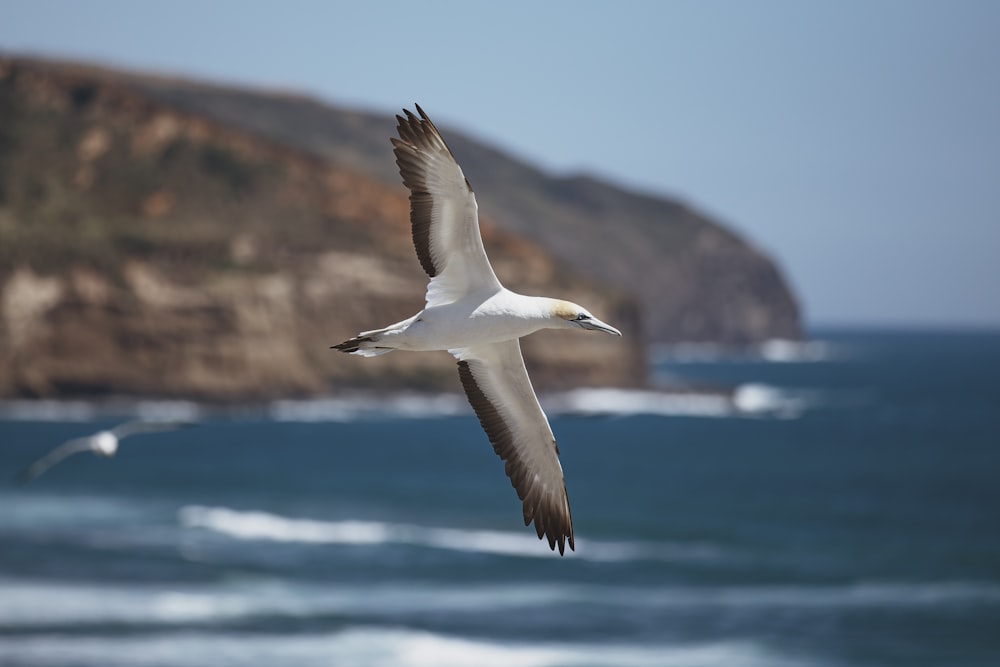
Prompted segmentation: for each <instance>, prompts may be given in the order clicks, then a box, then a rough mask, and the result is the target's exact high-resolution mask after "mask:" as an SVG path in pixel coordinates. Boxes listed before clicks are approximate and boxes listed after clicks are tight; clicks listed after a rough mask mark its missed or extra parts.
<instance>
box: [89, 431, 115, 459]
mask: <svg viewBox="0 0 1000 667" xmlns="http://www.w3.org/2000/svg"><path fill="white" fill-rule="evenodd" d="M92 438H93V440H92V441H91V445H90V446H91V449H93V450H94V453H96V454H100V455H101V456H114V455H115V452H117V451H118V436H116V435H115V434H114V433H112V432H111V431H101V432H100V433H95V434H94V435H93V436H92Z"/></svg>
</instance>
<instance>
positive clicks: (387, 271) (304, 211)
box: [0, 58, 645, 401]
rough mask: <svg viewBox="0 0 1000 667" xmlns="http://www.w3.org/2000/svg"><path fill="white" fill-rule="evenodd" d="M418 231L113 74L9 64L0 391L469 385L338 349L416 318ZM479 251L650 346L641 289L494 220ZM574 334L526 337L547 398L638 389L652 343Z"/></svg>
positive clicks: (267, 391)
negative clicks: (598, 277)
mask: <svg viewBox="0 0 1000 667" xmlns="http://www.w3.org/2000/svg"><path fill="white" fill-rule="evenodd" d="M384 141H385V143H384V156H383V158H384V160H385V161H386V163H387V164H389V165H391V164H392V153H391V150H390V146H389V143H388V136H386V137H385V138H384ZM408 218H409V203H408V200H407V196H406V192H405V190H403V188H402V187H401V186H399V185H396V186H391V185H388V184H386V183H383V182H381V181H379V180H377V179H374V178H372V177H371V176H369V175H366V174H364V173H362V172H358V171H355V170H351V169H348V168H345V167H342V166H336V165H334V164H332V163H330V162H328V161H326V160H324V159H322V158H321V157H319V156H316V155H310V154H307V153H305V152H302V151H300V150H298V149H296V148H294V147H289V146H287V145H284V144H281V143H279V142H277V141H272V140H269V139H267V138H262V137H260V136H257V135H255V134H253V133H251V132H247V131H245V130H241V129H233V128H230V127H227V126H225V125H222V124H220V123H218V122H217V121H216V120H213V119H211V118H209V117H206V116H203V115H199V114H197V113H192V112H188V111H184V110H181V109H179V108H177V107H175V106H172V105H170V104H166V103H164V102H163V101H161V100H157V99H154V98H151V97H150V96H149V95H148V94H146V93H144V92H143V91H142V90H139V89H137V88H136V87H134V86H131V85H128V83H127V82H125V81H122V80H118V79H117V78H116V77H115V76H113V75H110V74H109V73H107V72H96V71H94V70H90V69H87V68H75V67H68V66H60V65H55V64H51V63H40V62H35V61H25V60H15V59H4V58H0V396H7V397H10V396H68V395H94V394H102V393H103V394H112V393H114V394H137V395H159V396H184V397H192V398H200V399H206V400H229V401H238V400H256V399H268V398H276V397H286V396H309V395H319V394H326V393H332V392H337V391H340V390H344V389H348V388H353V387H370V388H376V389H377V388H389V389H393V390H395V389H404V388H415V389H433V390H457V389H458V381H457V379H456V377H455V375H456V371H455V364H454V360H452V359H451V357H450V356H449V355H447V354H446V353H443V352H442V353H426V354H406V353H394V354H390V355H386V356H383V357H379V358H377V359H359V358H356V357H349V356H346V355H342V354H339V353H337V352H334V351H331V350H329V349H328V348H329V346H330V345H331V344H334V343H337V342H340V341H341V340H343V339H345V338H348V337H349V336H351V335H353V334H355V333H357V331H359V330H362V329H368V328H376V327H379V326H384V325H386V324H389V323H391V322H395V321H398V320H400V319H403V318H405V317H408V316H409V315H411V314H413V313H414V312H416V311H417V310H419V309H420V308H421V307H422V305H423V292H424V289H425V286H426V277H425V276H424V274H423V272H422V271H421V269H420V266H419V263H418V262H417V259H416V256H415V254H414V252H413V248H412V244H411V241H410V232H409V222H408ZM484 238H485V243H486V246H487V251H488V252H489V253H490V255H491V257H492V259H493V263H494V266H495V268H496V271H497V274H498V275H499V276H500V278H501V280H503V281H504V282H505V284H507V285H508V286H509V287H511V289H515V290H517V291H521V292H524V293H528V294H531V293H544V294H551V295H553V296H560V297H563V298H568V299H572V300H575V301H579V302H581V303H584V304H586V305H587V307H588V308H589V309H590V310H592V311H593V312H594V313H595V314H599V316H600V317H602V318H604V319H606V320H607V321H609V322H612V323H614V324H615V325H616V326H618V327H619V328H620V329H622V331H623V332H624V333H625V334H626V336H632V338H633V341H635V340H636V337H637V336H638V335H639V332H640V330H641V327H640V324H639V321H638V309H637V308H636V306H635V304H634V302H633V301H632V300H631V299H630V298H629V297H628V296H627V295H625V294H624V293H621V292H617V291H613V290H609V289H607V288H602V287H598V286H597V285H596V283H595V282H593V281H592V280H591V279H588V278H586V277H583V276H581V275H579V274H578V272H577V271H575V270H574V269H572V268H571V267H569V266H568V265H566V264H563V263H561V262H559V261H558V260H555V259H553V258H552V256H551V255H550V254H549V253H547V252H546V251H545V250H543V249H542V248H541V247H540V246H539V245H537V244H536V243H534V242H532V241H528V240H526V239H524V238H521V237H518V236H515V235H513V234H511V233H510V232H506V231H503V230H501V229H499V228H496V227H495V226H493V225H491V224H489V223H488V222H487V223H486V224H484ZM574 333H575V332H543V333H540V334H537V335H536V336H533V337H530V338H528V339H526V340H525V344H524V350H525V357H526V362H527V364H528V366H529V370H530V371H531V372H532V376H533V379H534V380H535V384H536V386H538V387H540V388H555V387H568V386H577V385H613V386H633V385H637V384H641V383H642V382H643V381H644V378H645V363H644V359H643V353H642V346H641V345H636V344H628V342H625V343H623V342H622V341H620V340H617V339H616V340H611V339H610V337H606V336H601V335H599V334H591V335H587V334H583V333H579V334H576V335H574Z"/></svg>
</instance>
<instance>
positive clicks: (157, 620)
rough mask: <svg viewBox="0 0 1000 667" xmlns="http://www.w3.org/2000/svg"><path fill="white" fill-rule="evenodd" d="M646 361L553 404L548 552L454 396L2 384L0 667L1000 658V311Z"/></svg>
mask: <svg viewBox="0 0 1000 667" xmlns="http://www.w3.org/2000/svg"><path fill="white" fill-rule="evenodd" d="M541 335H544V334H541ZM653 357H654V358H653V363H654V368H655V374H656V377H657V379H658V381H659V382H662V383H664V384H670V385H671V386H677V385H678V384H680V385H684V386H687V387H690V388H692V390H696V392H697V393H692V394H687V395H678V394H660V393H655V392H626V391H614V390H590V391H577V392H570V393H568V394H562V395H554V396H548V397H546V398H545V401H544V404H545V406H546V408H547V410H548V411H549V415H550V419H551V422H552V427H553V430H554V431H555V433H556V437H557V439H558V441H559V447H560V450H561V452H562V456H561V458H562V464H563V468H564V471H565V475H566V480H567V488H568V491H569V496H570V504H571V507H572V510H573V519H574V527H575V533H576V551H575V552H573V553H568V554H567V556H566V557H562V558H561V557H559V555H558V554H554V553H553V552H551V551H550V550H549V549H548V546H547V545H546V544H545V543H543V542H540V541H539V540H538V539H536V537H535V534H534V531H533V530H531V529H528V528H525V527H524V526H523V525H522V522H521V519H520V504H519V502H518V501H517V498H516V495H515V493H514V491H513V489H511V487H510V484H509V483H508V481H507V480H506V478H505V477H504V475H503V467H502V464H501V462H500V461H499V459H498V458H497V457H496V456H495V455H494V454H493V452H492V450H491V448H490V446H489V444H488V442H487V440H486V437H485V435H484V434H483V433H482V431H481V430H480V428H479V425H478V423H477V422H476V420H475V418H474V417H473V416H472V414H471V410H470V409H469V408H468V406H467V404H466V402H465V399H464V397H461V396H431V397H428V396H416V395H394V396H379V395H368V396H361V397H357V398H354V399H350V400H348V399H341V400H326V401H281V402H276V403H274V404H271V405H265V406H256V407H251V406H247V407H246V408H243V409H239V410H230V411H227V412H217V411H214V410H211V409H208V408H205V407H204V406H198V405H195V404H190V403H186V402H182V401H160V402H149V401H128V400H126V399H121V400H117V401H103V402H100V403H90V402H85V401H63V402H18V401H15V402H8V403H3V404H0V477H2V478H3V479H4V480H5V481H3V482H0V665H5V666H46V667H52V666H60V667H63V666H66V667H68V666H73V667H118V666H122V667H124V666H130V667H131V666H137V667H153V666H155V667H170V666H178V667H179V666H190V665H211V666H214V667H224V666H228V665H248V666H255V667H256V666H273V665H297V666H313V665H324V666H328V665H333V666H339V665H346V666H358V667H388V666H393V667H420V666H428V667H451V666H456V667H457V666H462V667H465V666H470V667H478V666H486V667H490V666H499V665H504V666H506V665H517V666H519V667H583V666H589V667H597V666H609V667H610V666H614V667H647V666H676V667H682V666H685V667H686V666H690V667H707V666H715V665H718V666H725V667H758V666H760V667H775V666H777V667H783V666H792V665H795V666H810V667H812V666H815V667H827V666H829V667H833V666H843V667H848V666H850V667H863V666H864V667H869V666H872V667H874V666H881V665H885V666H888V665H907V666H922V665H928V666H930V665H934V666H948V667H973V666H975V667H995V666H996V665H1000V334H998V333H959V332H905V331H895V332H893V331H888V332H879V331H862V330H857V331H851V330H844V331H818V332H815V337H814V340H813V341H811V342H809V343H806V344H794V343H786V342H780V341H774V342H772V343H768V344H766V345H764V346H762V347H760V348H759V349H757V350H754V351H751V352H747V353H745V354H741V355H738V356H732V355H729V354H727V353H726V352H725V351H723V350H719V349H717V348H714V347H711V346H683V347H676V348H669V349H658V350H656V351H655V352H654V355H653ZM376 363H377V362H376ZM457 387H458V379H457V377H456V389H457ZM136 415H142V416H147V417H149V416H160V417H180V418H188V419H196V420H197V421H198V425H197V426H195V427H193V428H189V429H185V430H181V431H174V432H170V433H160V434H151V435H144V436H135V437H134V438H130V439H127V440H125V441H124V442H123V444H122V446H121V450H120V451H119V454H118V456H117V457H115V458H113V459H110V460H106V459H99V458H98V457H96V456H92V455H90V454H85V455H78V456H76V457H73V458H71V459H68V460H67V461H65V462H64V463H62V464H61V465H59V466H57V467H55V468H53V469H52V470H50V471H49V472H48V473H47V474H45V475H44V476H42V477H40V478H38V479H37V480H35V481H34V482H33V483H31V484H29V485H26V486H24V487H17V486H15V485H13V484H12V483H10V482H9V481H6V480H10V479H11V478H12V477H13V475H14V474H15V473H16V472H17V471H18V470H19V469H20V468H21V467H23V466H24V465H26V464H27V463H29V462H30V461H31V460H33V459H34V458H36V457H37V456H40V455H41V454H43V453H44V452H45V451H47V449H48V448H50V447H51V446H53V445H55V444H57V443H59V442H61V441H63V440H65V439H68V438H72V437H77V436H79V435H84V434H88V433H91V432H93V431H95V430H97V429H99V428H104V427H109V426H112V425H114V424H116V423H118V422H120V421H122V420H124V419H127V418H130V417H134V416H136Z"/></svg>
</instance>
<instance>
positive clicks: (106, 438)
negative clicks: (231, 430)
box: [15, 420, 192, 484]
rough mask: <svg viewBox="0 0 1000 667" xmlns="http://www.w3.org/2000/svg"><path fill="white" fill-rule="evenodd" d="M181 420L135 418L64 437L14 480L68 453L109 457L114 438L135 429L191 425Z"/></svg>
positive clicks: (145, 430)
mask: <svg viewBox="0 0 1000 667" xmlns="http://www.w3.org/2000/svg"><path fill="white" fill-rule="evenodd" d="M191 425H192V423H191V422H184V421H143V420H135V421H130V422H125V423H124V424H120V425H118V426H116V427H114V428H113V429H110V430H108V431H99V432H97V433H95V434H93V435H88V436H86V437H83V438H74V439H73V440H67V441H66V442H64V443H63V444H61V445H59V446H58V447H56V448H55V449H53V450H52V451H50V452H49V453H48V454H46V455H45V456H43V457H42V458H40V459H38V460H37V461H35V462H34V463H32V464H31V465H30V466H28V467H27V468H25V469H24V470H22V471H21V472H20V473H18V475H17V477H16V478H15V480H16V481H17V483H19V484H24V483H26V482H30V481H31V480H33V479H34V478H35V477H38V476H39V475H41V474H42V473H44V472H45V471H46V470H48V469H49V468H51V467H52V466H54V465H55V464H57V463H59V462H60V461H62V460H63V459H64V458H66V457H67V456H70V455H71V454H77V453H79V452H94V453H95V454H97V455H98V456H106V457H111V456H114V455H115V453H116V452H117V451H118V442H119V441H120V440H121V439H122V438H125V437H128V436H130V435H135V434H137V433H153V432H157V431H172V430H174V429H177V428H181V427H184V426H191Z"/></svg>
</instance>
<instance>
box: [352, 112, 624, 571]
mask: <svg viewBox="0 0 1000 667" xmlns="http://www.w3.org/2000/svg"><path fill="white" fill-rule="evenodd" d="M403 112H404V113H405V114H406V118H403V117H402V116H398V115H397V116H396V119H397V120H398V121H399V124H398V127H397V131H398V132H399V139H396V138H392V139H391V141H392V145H393V147H394V148H393V152H394V153H395V155H396V164H397V165H398V166H399V173H400V175H401V176H402V177H403V184H404V185H405V186H406V187H407V188H409V190H410V221H411V225H412V232H413V245H414V247H415V248H416V251H417V257H418V258H419V259H420V264H421V266H423V268H424V271H426V272H427V275H428V276H430V284H429V285H428V286H427V297H426V298H427V303H426V305H425V307H424V309H423V310H422V311H420V312H419V313H417V314H416V315H414V316H413V317H411V318H409V319H406V320H403V321H402V322H397V323H396V324H392V325H390V326H387V327H385V328H384V329H375V330H373V331H363V332H361V333H360V334H358V335H357V336H356V337H354V338H352V339H350V340H348V341H345V342H343V343H340V344H339V345H334V346H333V348H335V349H337V350H341V351H342V352H348V353H350V354H359V355H362V356H365V357H373V356H376V355H379V354H385V353H386V352H391V351H392V350H447V351H448V352H450V353H451V354H452V355H454V356H455V357H456V358H457V359H458V374H459V378H460V379H461V381H462V387H463V388H464V389H465V393H466V394H467V396H468V398H469V403H471V404H472V408H473V409H474V410H475V412H476V416H477V417H479V423H480V424H481V425H482V427H483V429H484V430H485V431H486V435H487V436H489V439H490V442H491V443H492V445H493V449H494V451H496V453H497V454H498V455H499V456H500V458H501V459H503V461H504V462H505V464H506V465H505V470H506V473H507V476H508V477H509V478H510V481H511V485H512V486H513V487H514V488H515V489H516V490H517V495H518V498H520V499H521V501H522V503H523V507H522V510H523V513H524V525H526V526H527V525H529V524H530V523H531V522H532V521H534V523H535V531H536V532H537V533H538V537H539V539H541V538H542V536H543V535H544V536H545V538H546V539H547V540H548V542H549V547H550V548H552V549H553V550H555V548H556V545H557V544H558V545H559V553H560V554H563V553H564V550H565V545H566V542H569V548H570V549H574V548H575V547H574V545H573V522H572V519H571V517H570V511H569V501H568V499H567V497H566V484H565V482H564V481H563V474H562V466H560V464H559V457H558V454H559V450H558V448H557V447H556V441H555V437H554V436H553V435H552V429H551V428H550V427H549V422H548V420H547V419H546V418H545V413H544V412H542V408H541V406H540V405H539V404H538V398H537V397H536V396H535V392H534V390H533V389H532V387H531V380H530V379H529V378H528V372H527V370H526V369H525V367H524V360H523V358H522V357H521V346H520V344H519V342H518V339H519V338H521V336H527V335H528V334H531V333H534V332H536V331H538V330H539V329H591V330H595V331H604V332H607V333H611V334H615V335H616V336H621V332H620V331H618V330H617V329H615V328H614V327H612V326H610V325H607V324H605V323H604V322H601V321H600V320H599V319H597V318H596V317H594V316H593V315H591V314H590V313H589V312H588V311H587V310H586V309H585V308H582V307H580V306H578V305H576V304H575V303H571V302H569V301H560V300H558V299H548V298H545V297H535V296H523V295H521V294H516V293H514V292H511V291H510V290H508V289H506V288H504V286H503V285H501V284H500V281H499V280H497V277H496V274H495V273H494V272H493V267H492V266H490V261H489V259H488V258H487V257H486V250H485V249H484V248H483V239H482V237H481V236H480V233H479V216H478V206H477V205H476V196H475V194H474V193H473V192H472V187H471V186H470V185H469V181H468V180H466V178H465V174H463V173H462V168H461V167H459V166H458V163H457V162H456V161H455V157H454V156H453V155H452V153H451V150H449V148H448V146H447V145H446V144H445V142H444V139H442V138H441V135H440V134H439V133H438V131H437V128H435V127H434V124H433V123H432V122H431V120H430V118H428V117H427V114H425V113H424V111H423V109H421V108H420V106H419V105H418V106H417V112H418V113H419V114H420V117H419V118H418V117H417V116H415V115H414V114H413V113H412V112H410V111H409V110H407V109H404V110H403Z"/></svg>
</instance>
